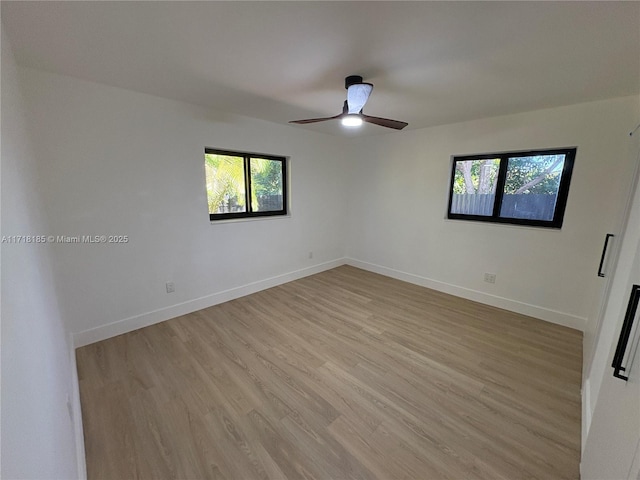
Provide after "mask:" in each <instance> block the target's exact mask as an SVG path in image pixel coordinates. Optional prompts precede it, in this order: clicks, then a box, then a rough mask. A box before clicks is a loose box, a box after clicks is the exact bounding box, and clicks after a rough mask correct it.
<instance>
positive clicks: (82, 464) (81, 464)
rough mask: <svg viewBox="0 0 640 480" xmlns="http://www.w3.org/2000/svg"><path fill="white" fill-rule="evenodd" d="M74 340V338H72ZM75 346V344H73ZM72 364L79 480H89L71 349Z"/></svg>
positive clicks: (71, 358)
mask: <svg viewBox="0 0 640 480" xmlns="http://www.w3.org/2000/svg"><path fill="white" fill-rule="evenodd" d="M71 340H73V337H72V338H71ZM71 345H73V343H72V344H71ZM70 350H71V351H70V363H71V396H72V398H71V409H72V411H73V432H74V435H75V440H76V462H77V469H78V480H87V462H86V457H85V451H84V429H83V426H82V405H81V403H80V382H79V380H78V366H77V365H76V350H75V348H73V347H71V349H70Z"/></svg>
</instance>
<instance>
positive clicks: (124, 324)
mask: <svg viewBox="0 0 640 480" xmlns="http://www.w3.org/2000/svg"><path fill="white" fill-rule="evenodd" d="M344 264H345V259H344V258H339V259H336V260H332V261H330V262H325V263H321V264H318V265H314V266H312V267H307V268H303V269H300V270H295V271H293V272H289V273H284V274H282V275H276V276H275V277H270V278H266V279H264V280H258V281H257V282H252V283H249V284H247V285H243V286H240V287H236V288H231V289H229V290H224V291H222V292H217V293H213V294H211V295H206V296H204V297H200V298H196V299H193V300H188V301H186V302H182V303H178V304H176V305H171V306H169V307H165V308H161V309H158V310H154V311H151V312H147V313H142V314H140V315H135V316H133V317H129V318H125V319H123V320H118V321H115V322H112V323H109V324H107V325H101V326H99V327H96V328H92V329H89V330H84V331H82V332H76V333H74V334H73V345H74V347H75V348H78V347H83V346H85V345H89V344H91V343H95V342H99V341H101V340H106V339H107V338H111V337H115V336H117V335H121V334H123V333H127V332H131V331H133V330H137V329H139V328H143V327H148V326H149V325H153V324H156V323H160V322H164V321H165V320H169V319H171V318H175V317H179V316H181V315H186V314H187V313H191V312H195V311H198V310H202V309H203V308H208V307H211V306H213V305H217V304H219V303H224V302H228V301H230V300H234V299H236V298H240V297H244V296H245V295H250V294H252V293H256V292H259V291H261V290H265V289H267V288H271V287H275V286H277V285H282V284H283V283H287V282H291V281H293V280H298V279H300V278H304V277H308V276H309V275H314V274H316V273H320V272H323V271H325V270H330V269H332V268H336V267H339V266H340V265H344ZM74 358H75V357H74Z"/></svg>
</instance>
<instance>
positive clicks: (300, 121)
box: [289, 113, 343, 125]
mask: <svg viewBox="0 0 640 480" xmlns="http://www.w3.org/2000/svg"><path fill="white" fill-rule="evenodd" d="M342 115H343V114H342V113H341V114H340V115H336V116H334V117H324V118H307V119H306V120H291V121H290V122H289V123H297V124H298V125H304V124H306V123H317V122H326V121H327V120H335V119H336V118H340V117H342Z"/></svg>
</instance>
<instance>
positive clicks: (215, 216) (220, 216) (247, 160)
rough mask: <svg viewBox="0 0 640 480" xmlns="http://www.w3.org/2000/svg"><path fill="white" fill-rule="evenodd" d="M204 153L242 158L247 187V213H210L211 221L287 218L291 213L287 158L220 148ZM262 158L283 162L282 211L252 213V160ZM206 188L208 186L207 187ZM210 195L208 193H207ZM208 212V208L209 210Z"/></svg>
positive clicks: (245, 185) (208, 148) (210, 149)
mask: <svg viewBox="0 0 640 480" xmlns="http://www.w3.org/2000/svg"><path fill="white" fill-rule="evenodd" d="M204 153H205V155H206V154H213V155H226V156H230V157H242V158H243V166H244V187H245V191H244V194H245V205H246V206H247V211H246V212H229V213H210V212H209V221H211V222H217V221H220V220H233V219H242V218H259V217H274V216H286V215H288V213H289V208H288V207H289V195H288V190H289V188H288V187H289V177H288V174H287V163H288V161H287V160H288V159H287V157H283V156H279V155H270V154H264V153H251V152H239V151H234V150H220V149H218V148H210V147H205V149H204ZM252 158H262V159H265V160H274V161H278V162H281V164H282V209H280V210H268V211H262V212H260V211H258V212H252V211H251V159H252ZM205 188H206V185H205ZM207 194H208V192H207ZM207 210H208V208H207Z"/></svg>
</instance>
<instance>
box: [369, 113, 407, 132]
mask: <svg viewBox="0 0 640 480" xmlns="http://www.w3.org/2000/svg"><path fill="white" fill-rule="evenodd" d="M362 120H364V121H365V122H367V123H373V124H375V125H380V126H381V127H387V128H393V129H395V130H402V129H403V128H404V127H406V126H407V125H409V124H408V123H407V122H401V121H400V120H391V119H389V118H380V117H371V116H369V115H365V114H364V113H363V114H362Z"/></svg>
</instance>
